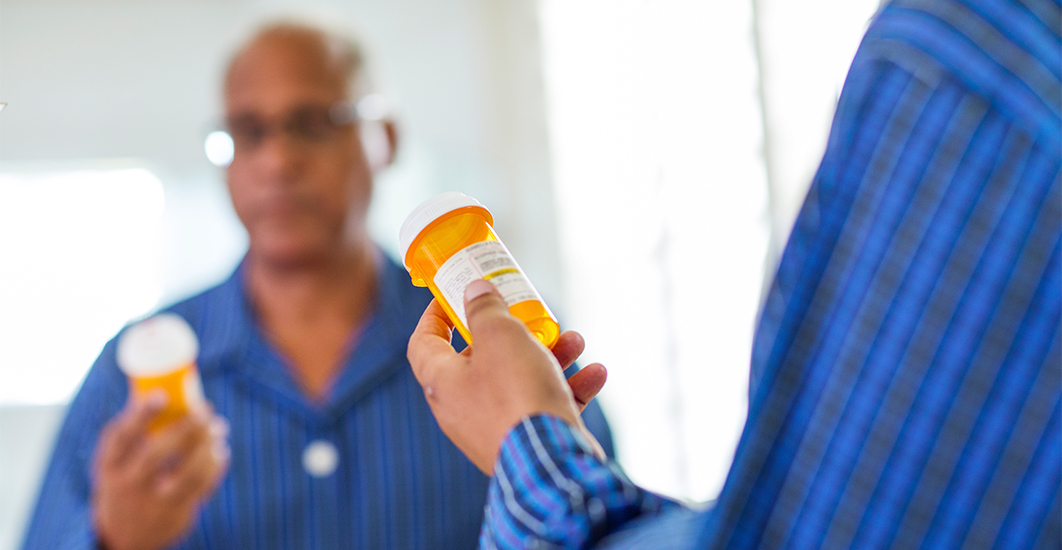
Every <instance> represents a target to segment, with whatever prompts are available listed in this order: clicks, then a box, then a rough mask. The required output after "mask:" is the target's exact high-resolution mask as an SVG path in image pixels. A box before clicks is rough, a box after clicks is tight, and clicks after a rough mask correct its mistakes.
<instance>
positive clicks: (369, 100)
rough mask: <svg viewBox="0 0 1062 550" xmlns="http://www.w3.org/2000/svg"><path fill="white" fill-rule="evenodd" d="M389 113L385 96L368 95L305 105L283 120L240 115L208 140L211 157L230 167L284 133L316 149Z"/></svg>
mask: <svg viewBox="0 0 1062 550" xmlns="http://www.w3.org/2000/svg"><path fill="white" fill-rule="evenodd" d="M386 114H387V109H386V104H385V103H384V100H383V98H381V97H380V96H377V95H368V96H365V97H364V98H362V99H361V100H359V101H358V102H357V103H352V102H339V103H335V104H332V105H328V106H325V105H305V106H302V107H299V108H297V109H295V110H293V111H291V112H290V113H288V114H287V115H286V116H284V117H283V118H281V119H275V120H268V119H263V118H262V117H259V116H257V115H254V114H245V115H236V116H234V117H232V118H230V119H229V120H228V121H227V123H226V124H225V130H221V131H214V132H211V133H210V135H208V136H207V139H206V142H205V143H204V146H205V149H206V154H207V158H209V159H210V162H212V163H213V164H215V165H218V166H227V165H228V164H229V163H231V162H232V159H233V157H234V156H236V155H246V154H252V153H254V152H255V151H257V150H258V149H259V148H260V147H261V146H262V144H263V143H264V142H265V141H266V140H268V139H269V138H270V136H273V135H278V134H279V135H282V136H284V137H286V138H287V139H288V140H289V141H290V142H291V143H292V144H294V145H297V146H301V147H306V148H312V147H316V146H320V145H323V144H327V143H330V142H331V141H332V140H334V139H335V138H336V136H337V135H338V134H339V130H340V129H341V128H343V127H345V126H349V125H351V124H354V123H356V122H358V121H371V120H381V119H383V118H384V117H385V116H386Z"/></svg>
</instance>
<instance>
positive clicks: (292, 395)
mask: <svg viewBox="0 0 1062 550" xmlns="http://www.w3.org/2000/svg"><path fill="white" fill-rule="evenodd" d="M367 89H368V87H367V82H366V78H365V71H364V67H363V60H362V56H361V54H360V52H359V49H358V47H357V46H356V44H354V43H352V42H350V41H349V40H346V39H344V38H342V37H340V36H338V35H335V34H330V33H327V32H324V31H322V30H319V29H317V28H312V27H307V26H301V25H296V24H288V23H283V24H276V25H272V26H269V27H266V28H265V29H263V30H261V31H260V32H259V33H258V34H257V35H256V36H255V37H254V38H253V39H252V40H251V41H250V42H249V43H248V44H247V45H246V46H244V47H243V48H242V49H240V50H239V51H238V52H237V54H236V55H235V56H234V58H233V59H232V61H231V63H230V65H229V67H228V70H227V73H226V76H225V85H224V96H225V111H226V117H227V125H228V129H229V132H230V134H231V136H232V138H233V142H234V145H235V157H234V160H233V161H232V164H231V165H230V166H229V168H228V184H229V191H230V194H231V197H232V203H233V206H234V207H235V210H236V213H237V214H238V216H239V218H240V220H241V221H242V222H243V224H244V226H245V227H246V228H247V233H248V235H249V237H250V248H249V250H248V252H247V256H246V257H245V258H244V260H243V262H242V263H241V264H240V266H239V267H238V268H237V270H236V272H235V273H234V274H233V275H232V276H231V277H230V278H229V280H227V281H225V282H224V283H222V284H221V285H219V286H217V287H215V288H212V289H210V290H207V291H206V292H204V293H202V294H200V295H198V296H195V297H193V298H191V299H189V300H187V301H185V302H182V303H180V304H177V305H176V306H173V307H172V308H170V309H169V311H172V312H175V313H177V314H180V315H181V316H183V317H184V318H185V319H187V320H188V321H189V323H191V325H192V326H193V327H194V329H195V331H196V333H197V334H198V336H199V338H200V341H201V352H200V355H199V369H200V372H201V374H202V377H203V384H204V388H205V393H206V397H207V399H208V400H209V401H210V402H211V403H213V407H214V408H215V409H216V413H211V411H201V412H200V413H197V414H195V415H192V416H190V417H188V418H186V419H185V420H183V421H182V422H180V423H178V424H177V425H175V426H174V427H172V428H169V429H167V430H166V431H163V432H161V433H159V434H155V435H152V434H149V433H148V432H147V431H146V429H145V427H146V426H147V424H148V423H149V421H150V420H151V418H152V416H153V415H154V413H155V412H157V410H158V408H159V407H160V406H161V405H162V403H161V402H159V401H157V400H150V399H149V400H145V401H142V402H130V403H127V404H126V405H125V408H124V410H120V409H122V406H123V403H125V402H126V394H127V385H126V381H125V378H124V377H123V376H122V375H121V373H120V372H119V371H118V369H117V368H116V366H115V343H114V341H112V342H111V343H109V344H108V345H107V347H106V348H105V349H104V351H103V353H102V355H101V356H100V358H99V360H98V361H97V362H96V364H95V365H94V366H93V368H92V370H91V371H90V373H89V375H88V377H87V378H86V380H85V383H84V385H83V387H82V389H81V391H80V392H79V394H78V396H77V397H76V399H75V400H74V402H73V404H72V405H71V408H70V412H69V414H68V417H67V420H66V423H65V424H64V426H63V428H62V431H61V433H60V436H59V440H58V443H57V446H56V450H55V455H54V457H53V459H52V463H51V466H50V468H49V470H48V473H47V477H46V479H45V482H44V486H43V489H42V491H41V497H40V501H39V502H38V505H37V509H36V512H35V515H34V518H33V520H32V523H31V525H30V527H29V533H28V538H27V540H26V544H25V547H26V548H32V549H38V548H39V549H48V550H53V549H56V548H96V547H99V546H102V547H105V548H107V549H109V550H123V549H141V550H143V549H155V548H163V547H172V546H178V547H182V548H344V549H350V548H367V549H368V548H373V549H375V548H423V549H444V548H470V547H472V546H474V545H475V543H476V536H477V533H478V531H479V525H480V522H481V520H482V515H483V505H484V502H485V499H486V491H487V478H486V477H484V476H483V475H482V474H481V473H480V472H479V471H477V470H476V468H475V467H474V466H473V465H472V464H471V463H470V462H469V461H468V460H467V459H466V458H465V457H464V456H462V455H461V453H460V452H459V451H458V450H457V449H456V448H454V446H453V445H452V444H451V443H450V442H449V441H447V440H446V438H445V436H443V434H442V433H441V431H440V430H439V428H438V426H437V425H436V424H435V421H434V420H433V419H432V416H431V413H430V410H429V408H428V406H427V403H426V402H425V401H424V397H423V394H422V393H421V391H420V388H419V386H418V385H417V383H416V381H415V379H414V377H413V375H412V372H411V371H410V369H409V368H408V363H407V362H406V360H405V349H406V343H407V340H408V338H409V335H410V333H411V332H412V330H413V328H414V326H415V325H416V322H417V319H418V316H419V314H420V312H421V311H422V310H423V309H424V306H425V305H426V304H427V303H428V302H429V299H430V294H427V293H426V292H425V291H424V289H417V288H415V287H413V286H412V285H411V283H410V280H409V276H408V275H407V273H406V272H405V270H404V269H403V268H402V267H400V266H399V265H397V264H395V263H394V262H393V261H391V260H390V259H388V258H386V257H385V256H384V255H383V254H382V253H381V252H380V251H379V249H377V248H376V247H375V246H374V245H373V243H372V242H371V241H370V239H369V236H368V233H367V230H366V213H367V210H368V207H369V201H370V197H371V193H372V178H373V169H374V168H381V167H383V166H386V165H387V164H388V163H389V162H390V160H391V158H392V157H393V151H394V145H395V132H394V127H393V125H391V124H390V123H387V122H384V123H382V124H383V126H382V129H383V130H384V131H383V132H382V134H381V135H384V136H386V141H387V142H388V147H386V148H383V149H381V148H376V149H375V150H376V151H377V153H379V152H380V151H383V154H377V155H375V157H374V158H372V159H370V158H368V157H367V155H366V153H365V148H364V147H363V144H362V143H361V137H360V133H359V130H360V129H363V125H365V124H370V123H371V122H368V121H360V120H358V119H357V116H356V113H357V109H356V105H357V102H358V100H359V99H360V98H361V97H362V96H364V94H365V93H366V92H367ZM560 353H565V352H564V351H563V348H561V349H560ZM566 355H571V354H570V353H567V354H566ZM590 414H591V415H593V419H592V421H591V424H593V425H595V426H599V427H600V426H603V424H602V420H603V419H602V417H601V416H600V411H599V410H597V409H594V410H591V411H590ZM222 418H224V419H227V422H228V425H231V432H230V430H229V429H228V428H227V427H226V423H225V421H223V420H221V419H222ZM597 435H598V436H599V437H602V438H605V440H606V441H607V438H608V434H607V432H606V431H598V432H597ZM226 437H227V439H226ZM226 470H227V472H228V473H227V475H226Z"/></svg>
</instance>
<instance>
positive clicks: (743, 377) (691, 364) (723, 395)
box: [540, 0, 876, 501]
mask: <svg viewBox="0 0 1062 550" xmlns="http://www.w3.org/2000/svg"><path fill="white" fill-rule="evenodd" d="M848 1H849V0H816V1H815V2H813V4H814V11H813V12H812V13H813V15H814V17H812V16H804V17H801V18H800V19H794V18H793V17H788V18H787V16H788V15H790V14H791V13H793V12H797V13H799V12H801V11H802V10H806V9H811V8H808V7H806V6H805V4H803V3H800V4H797V5H795V7H793V6H788V4H786V3H785V2H773V1H772V2H762V3H758V4H757V10H758V11H759V12H760V13H758V14H755V15H756V16H757V17H759V18H760V23H761V32H763V31H765V30H767V31H771V32H775V31H784V34H781V36H783V37H784V38H783V39H781V40H778V39H775V38H773V35H772V38H768V39H767V40H763V41H762V42H761V44H759V46H760V49H759V50H758V49H757V47H756V46H757V45H756V44H755V43H754V42H753V40H754V37H755V33H754V32H753V29H754V27H755V26H754V24H753V17H754V13H753V10H752V3H751V2H747V1H746V2H703V1H702V0H665V1H662V2H643V1H638V0H544V1H543V2H541V3H540V6H541V8H540V9H541V11H540V17H541V21H542V41H543V47H544V54H543V58H544V68H545V79H546V93H547V109H548V116H549V126H550V142H551V147H552V149H553V150H552V161H553V175H554V184H555V193H556V199H557V214H558V215H557V219H558V220H559V223H560V227H559V229H560V230H559V234H560V235H561V239H560V241H561V253H562V258H563V261H564V265H565V269H566V278H565V281H566V284H567V289H566V290H567V292H568V296H567V304H568V310H569V312H570V315H569V320H568V323H569V326H570V327H572V328H575V329H578V330H579V331H580V332H582V333H583V335H584V336H585V337H586V342H587V346H586V351H585V353H584V354H583V360H584V361H587V362H589V361H600V362H602V363H604V364H605V366H606V367H608V368H609V370H610V376H609V382H608V384H607V385H606V386H605V389H604V391H603V392H602V394H601V401H602V404H603V406H604V408H605V411H606V413H607V414H608V415H609V419H610V421H611V423H612V427H613V431H614V434H615V437H616V443H617V447H618V452H619V459H620V462H621V463H622V464H623V466H624V468H625V469H626V471H627V472H628V474H629V475H630V476H631V478H632V479H633V480H634V481H635V482H636V483H639V484H641V485H643V486H645V487H647V488H649V489H651V490H655V491H658V492H662V493H665V494H668V495H672V496H676V497H680V498H685V499H690V500H695V501H704V500H708V499H711V498H714V497H715V496H716V495H717V494H718V493H719V491H720V489H721V488H722V485H723V482H724V481H725V478H726V475H727V472H728V470H729V467H730V463H731V461H732V459H733V453H734V450H735V448H736V445H737V442H738V439H739V437H740V434H741V430H742V428H743V426H744V422H745V416H746V412H747V408H748V402H747V393H748V375H749V360H750V355H751V348H752V336H753V331H754V327H755V324H756V313H757V309H758V306H759V300H760V296H761V292H762V288H763V282H764V279H765V276H766V275H768V273H767V271H768V270H769V269H770V268H768V267H767V266H768V265H769V262H770V261H771V259H770V258H768V243H769V240H770V237H771V232H772V230H774V231H776V234H777V235H781V236H782V237H784V235H785V234H786V233H787V232H788V224H790V223H792V216H793V215H795V211H796V208H797V207H798V206H799V204H800V202H802V197H803V194H804V192H805V191H806V189H807V184H808V183H809V181H810V175H811V174H810V171H811V170H812V169H813V168H814V166H816V165H817V163H818V160H819V158H820V157H821V154H822V149H821V144H822V143H824V142H825V133H824V131H825V129H828V128H829V120H830V117H831V116H832V110H833V105H834V102H835V101H836V93H837V88H836V82H837V77H836V74H837V67H838V65H839V64H842V63H847V62H848V60H850V59H851V56H852V54H853V53H854V51H855V45H856V43H857V42H858V39H857V38H856V39H853V36H856V37H857V36H858V34H859V33H860V32H861V31H862V29H863V28H864V27H865V23H866V19H867V17H868V16H869V15H870V12H871V11H872V9H873V7H872V6H870V4H873V3H876V2H870V1H869V0H859V6H860V7H859V8H847V7H845V6H846V4H847V3H848ZM764 27H766V29H765V28H764ZM790 50H795V51H796V52H797V53H795V54H791V53H789V51H790ZM758 51H759V55H757V52H758ZM819 52H829V53H830V55H827V56H822V55H814V54H817V53H819ZM763 58H767V59H769V60H772V61H771V62H768V63H766V65H768V66H766V67H764V66H763V64H762V59H763ZM793 67H796V69H793ZM793 70H795V71H796V74H791V72H792V71H793ZM787 71H788V72H787ZM765 74H766V75H768V76H769V77H770V78H766V80H764V81H762V82H766V84H767V85H768V86H771V85H774V86H777V87H776V88H772V89H768V90H766V91H765V92H764V93H763V95H765V96H766V97H767V99H768V101H769V102H770V103H771V104H774V103H781V102H780V101H774V100H775V99H777V98H779V97H782V98H783V99H785V100H787V101H785V102H784V105H781V106H780V108H783V107H784V109H785V110H786V111H785V112H786V113H789V112H790V111H794V112H793V115H794V116H792V117H785V116H782V117H779V116H776V117H774V118H772V119H770V120H767V121H766V123H765V121H764V119H763V115H762V113H763V100H762V97H761V90H760V89H759V86H760V83H761V78H763V77H764V75H765ZM800 79H808V80H815V81H816V82H818V83H817V84H816V85H815V86H802V87H796V86H793V84H794V82H797V81H799V80H800ZM793 89H797V90H798V92H799V94H797V93H791V92H790V91H791V90H793ZM790 96H793V97H790ZM805 115H806V116H805ZM765 128H766V134H767V135H768V137H769V138H771V139H769V140H767V139H765V137H764V134H765V131H764V130H765ZM807 128H812V129H813V130H814V131H813V132H811V135H810V136H809V135H808V132H807V131H806V129H807ZM802 130H804V132H803V133H802ZM768 141H769V142H770V145H771V148H772V151H775V153H774V155H773V156H777V158H779V159H781V160H778V161H776V162H774V163H773V167H774V168H777V169H778V173H772V175H771V178H772V180H773V179H775V178H777V179H778V181H777V182H776V183H774V184H772V185H771V187H770V188H769V187H768V180H767V164H766V159H765V157H764V154H763V151H764V144H765V143H767V142H768ZM802 142H810V143H811V144H810V145H808V144H806V143H802ZM809 167H810V168H809ZM786 186H788V187H786ZM775 187H778V188H780V189H782V190H783V191H784V193H783V192H777V193H775V196H773V197H771V195H770V194H769V191H770V190H772V189H774V188H775ZM779 195H784V196H779ZM769 199H770V200H769ZM772 203H778V204H780V205H781V206H780V207H779V209H780V210H785V212H782V213H778V212H773V211H772V210H774V208H773V206H774V204H772Z"/></svg>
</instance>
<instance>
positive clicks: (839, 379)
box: [409, 0, 1062, 550]
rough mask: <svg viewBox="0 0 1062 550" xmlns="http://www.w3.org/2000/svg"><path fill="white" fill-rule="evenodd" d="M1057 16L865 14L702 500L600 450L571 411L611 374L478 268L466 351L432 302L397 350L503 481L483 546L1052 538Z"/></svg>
mask: <svg viewBox="0 0 1062 550" xmlns="http://www.w3.org/2000/svg"><path fill="white" fill-rule="evenodd" d="M1060 25H1062V10H1060V6H1059V4H1058V2H1057V1H1051V0H1026V1H1024V2H1003V1H998V0H970V1H969V2H960V1H957V0H932V1H930V0H894V1H892V2H891V3H889V4H887V5H886V6H885V7H884V9H883V10H882V12H881V13H880V14H879V16H878V17H877V18H876V19H875V21H874V22H873V23H872V24H871V26H870V28H869V30H868V31H867V35H866V38H865V39H864V41H863V43H862V45H861V47H860V50H859V53H858V54H857V55H856V58H855V60H854V62H853V65H852V69H851V71H850V73H849V76H848V80H847V82H846V83H845V89H844V91H843V93H842V97H841V100H840V104H839V106H838V111H837V116H836V118H835V121H834V125H833V129H832V132H831V136H830V140H829V144H828V147H827V151H826V154H825V157H824V159H823V161H822V165H821V167H820V169H819V171H818V173H817V175H816V178H815V181H814V183H813V185H812V188H811V190H810V192H809V195H808V198H807V200H806V202H805V204H804V208H803V211H802V212H801V214H800V217H799V219H798V221H797V224H796V226H795V228H794V230H793V233H792V236H791V238H790V241H789V244H788V246H787V248H786V251H785V254H784V256H783V258H782V261H781V264H780V267H779V270H778V273H777V276H776V278H775V281H774V284H773V286H772V288H771V291H770V295H769V296H768V299H767V303H766V306H765V308H764V312H763V316H762V319H761V321H760V325H759V328H758V331H757V337H756V340H755V344H754V350H753V364H752V385H751V386H752V387H751V397H750V407H749V416H748V421H747V424H746V427H745V430H744V433H743V435H742V438H741V442H740V444H739V446H738V449H737V453H736V456H735V458H734V464H733V467H732V469H731V471H730V475H729V477H728V479H727V481H726V484H725V486H724V488H723V491H722V493H721V494H720V495H719V498H718V500H717V501H716V503H715V505H714V508H713V509H712V510H710V511H707V512H702V513H696V512H693V511H690V510H688V509H685V508H683V507H681V506H678V505H677V504H675V503H671V502H668V501H666V500H664V499H662V498H660V497H657V496H655V495H652V494H650V493H648V492H646V491H643V490H641V489H639V488H637V487H635V486H634V485H632V484H631V483H630V482H629V481H628V480H627V479H626V478H624V477H623V476H622V475H621V474H620V473H618V472H616V471H613V470H612V469H611V468H610V466H609V464H608V463H607V462H606V461H604V460H603V459H602V457H600V456H599V455H598V454H597V453H596V452H595V451H594V450H593V449H592V447H591V446H589V445H588V444H587V439H588V437H587V436H586V434H585V430H583V429H582V424H581V422H580V421H579V418H578V416H577V410H578V406H579V405H578V402H577V401H584V402H585V400H586V399H588V398H589V397H590V396H591V395H592V394H593V393H594V391H596V389H597V388H599V387H600V385H601V384H602V383H603V377H604V371H603V368H602V367H601V366H600V365H591V366H589V367H587V368H585V369H584V370H583V371H582V373H581V375H580V376H581V377H590V378H591V379H592V380H594V382H593V383H587V384H586V385H585V386H583V387H582V388H581V389H579V388H575V387H573V388H569V387H568V386H566V385H565V384H563V383H561V382H559V381H557V380H556V378H557V376H556V369H557V368H558V366H559V365H558V361H557V360H556V359H554V358H553V357H550V356H549V354H547V353H544V352H543V350H542V349H541V347H540V346H537V345H536V344H535V342H534V340H533V338H531V337H530V336H529V335H528V334H527V331H526V330H522V327H521V325H520V323H519V322H517V321H515V320H514V319H513V318H512V317H511V316H510V315H508V313H507V311H506V310H505V308H504V303H503V302H501V301H500V298H499V296H498V295H497V293H496V292H494V291H493V290H492V288H491V286H490V285H489V284H488V283H484V282H482V281H477V282H475V283H473V284H470V285H469V286H468V288H467V290H466V294H465V297H466V312H467V314H468V322H469V328H470V330H471V332H472V334H473V337H474V339H475V348H474V349H473V351H472V353H471V354H461V355H458V354H456V353H455V352H454V351H453V349H451V348H450V347H449V345H448V343H447V338H448V337H449V332H450V331H449V326H448V324H447V321H446V317H445V315H443V314H442V312H441V310H440V308H439V307H438V306H437V305H435V304H432V305H431V306H429V308H428V309H427V310H426V312H425V314H424V316H423V318H422V320H421V323H420V325H419V326H418V328H417V331H416V332H415V333H414V335H413V337H412V338H411V339H410V344H409V357H410V361H411V364H412V366H413V368H414V371H415V372H416V374H417V377H418V379H419V381H420V382H421V384H422V385H423V387H424V389H425V394H426V395H427V396H428V401H429V404H430V405H431V406H432V410H433V411H434V412H435V414H436V417H437V418H438V419H439V421H440V425H441V426H442V428H443V430H444V431H446V432H447V434H448V435H450V436H451V438H452V440H453V441H454V442H456V443H457V444H458V446H459V447H460V448H461V449H462V450H464V451H465V452H466V453H467V454H468V456H469V457H470V458H471V459H472V460H473V462H475V463H476V464H477V465H478V466H479V467H480V468H481V469H482V470H484V471H485V472H487V473H493V475H494V478H493V479H492V481H491V490H490V491H491V492H490V498H489V502H488V510H487V517H486V519H485V521H484V525H483V531H482V534H481V539H480V541H481V545H482V546H483V547H486V548H557V547H564V548H585V547H589V546H596V547H603V548H651V549H654V550H656V549H665V548H771V549H773V548H787V549H789V548H792V549H819V548H831V549H832V548H904V549H907V548H933V549H936V548H949V549H952V548H956V549H957V548H1007V549H1029V548H1059V547H1060V544H1062V525H1060V524H1062V512H1060V505H1059V490H1060V489H1059V486H1060V481H1062V480H1060V476H1062V441H1060V440H1062V435H1060V432H1062V429H1060V403H1062V388H1060V385H1062V380H1060V377H1062V364H1060V353H1062V348H1060V330H1059V329H1060V325H1059V317H1060V310H1062V288H1060V287H1062V276H1060V270H1062V253H1060V243H1062V191H1060V186H1062V177H1060V163H1062V158H1060V156H1062V155H1060V151H1062V130H1060V125H1062V116H1060V105H1059V100H1060V97H1062V86H1060V81H1062V38H1060V35H1062V32H1060V29H1059V27H1060ZM569 337H570V336H569ZM485 389H487V390H489V394H488V395H489V398H487V397H485V395H484V394H487V392H486V391H484V390H485ZM573 390H576V391H575V397H577V398H578V399H573ZM488 404H496V405H495V406H494V407H492V409H491V414H486V415H477V416H471V415H468V414H466V413H465V409H466V408H467V409H471V410H476V411H482V410H483V408H484V407H487V406H489V405H488Z"/></svg>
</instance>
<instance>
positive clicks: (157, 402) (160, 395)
mask: <svg viewBox="0 0 1062 550" xmlns="http://www.w3.org/2000/svg"><path fill="white" fill-rule="evenodd" d="M169 400H170V396H169V394H167V393H166V392H165V391H164V390H160V389H154V390H151V391H150V392H148V394H147V407H148V408H149V409H161V408H164V407H165V406H166V403H167V402H169Z"/></svg>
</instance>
